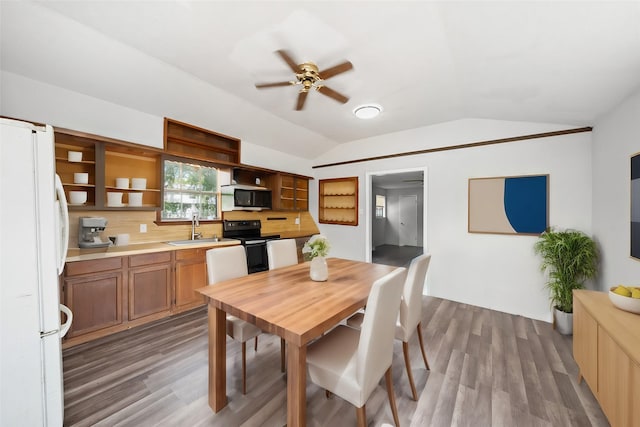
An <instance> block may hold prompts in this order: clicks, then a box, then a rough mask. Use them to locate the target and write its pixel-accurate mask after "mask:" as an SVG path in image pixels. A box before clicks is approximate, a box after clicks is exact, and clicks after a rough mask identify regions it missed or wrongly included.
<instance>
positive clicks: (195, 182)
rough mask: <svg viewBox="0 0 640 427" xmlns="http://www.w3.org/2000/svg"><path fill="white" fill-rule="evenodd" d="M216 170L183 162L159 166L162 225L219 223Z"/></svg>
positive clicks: (192, 161)
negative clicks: (195, 220) (161, 179)
mask: <svg viewBox="0 0 640 427" xmlns="http://www.w3.org/2000/svg"><path fill="white" fill-rule="evenodd" d="M219 172H220V171H219V169H218V168H216V167H215V166H214V165H212V164H207V163H206V162H199V161H195V160H187V159H180V160H178V159H165V160H164V162H163V182H164V185H163V189H162V213H161V220H162V221H191V218H192V217H193V214H195V213H197V214H198V217H199V219H200V220H219V219H220V217H221V212H220V180H219Z"/></svg>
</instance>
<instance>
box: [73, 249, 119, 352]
mask: <svg viewBox="0 0 640 427" xmlns="http://www.w3.org/2000/svg"><path fill="white" fill-rule="evenodd" d="M122 265H123V258H122V257H116V258H109V259H108V260H92V261H80V262H74V263H68V264H67V266H66V268H65V275H64V278H63V298H62V300H63V301H64V304H65V305H66V306H67V307H69V308H70V309H71V311H72V312H73V322H72V323H71V329H69V332H68V333H67V336H66V339H67V340H69V339H72V338H74V337H78V336H83V335H84V336H91V334H93V336H95V337H97V336H99V335H100V331H102V330H105V329H107V328H111V327H114V326H118V325H121V324H123V322H124V318H123V311H122V304H123V296H124V287H125V280H124V276H123V273H122Z"/></svg>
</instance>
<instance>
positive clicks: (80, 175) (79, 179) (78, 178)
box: [73, 172, 89, 184]
mask: <svg viewBox="0 0 640 427" xmlns="http://www.w3.org/2000/svg"><path fill="white" fill-rule="evenodd" d="M73 183H74V184H88V183H89V174H88V173H87V172H76V173H74V174H73Z"/></svg>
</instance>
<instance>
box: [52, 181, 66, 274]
mask: <svg viewBox="0 0 640 427" xmlns="http://www.w3.org/2000/svg"><path fill="white" fill-rule="evenodd" d="M55 187H56V195H57V196H58V202H59V204H58V206H59V208H60V218H61V219H62V224H61V225H60V234H59V239H60V241H59V242H58V245H59V248H60V253H59V255H58V256H59V257H60V258H59V259H58V275H60V274H62V270H64V263H65V261H66V259H67V250H68V249H69V210H68V207H67V198H66V196H65V194H64V187H63V186H62V181H60V177H59V176H58V174H56V177H55Z"/></svg>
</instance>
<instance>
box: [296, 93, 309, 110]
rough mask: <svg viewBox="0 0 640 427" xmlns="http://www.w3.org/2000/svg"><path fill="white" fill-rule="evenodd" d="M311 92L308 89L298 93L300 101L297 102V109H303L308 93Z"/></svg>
mask: <svg viewBox="0 0 640 427" xmlns="http://www.w3.org/2000/svg"><path fill="white" fill-rule="evenodd" d="M308 93H309V92H308V91H306V90H305V91H302V90H301V91H300V94H299V95H298V103H297V104H296V111H300V110H302V107H304V102H305V101H306V100H307V94H308Z"/></svg>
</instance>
